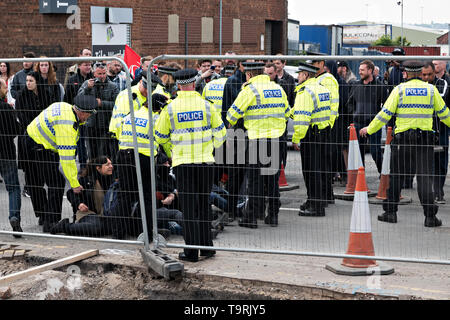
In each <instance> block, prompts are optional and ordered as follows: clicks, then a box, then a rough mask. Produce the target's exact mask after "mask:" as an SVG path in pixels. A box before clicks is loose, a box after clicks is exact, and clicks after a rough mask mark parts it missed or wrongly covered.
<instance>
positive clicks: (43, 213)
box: [0, 57, 151, 250]
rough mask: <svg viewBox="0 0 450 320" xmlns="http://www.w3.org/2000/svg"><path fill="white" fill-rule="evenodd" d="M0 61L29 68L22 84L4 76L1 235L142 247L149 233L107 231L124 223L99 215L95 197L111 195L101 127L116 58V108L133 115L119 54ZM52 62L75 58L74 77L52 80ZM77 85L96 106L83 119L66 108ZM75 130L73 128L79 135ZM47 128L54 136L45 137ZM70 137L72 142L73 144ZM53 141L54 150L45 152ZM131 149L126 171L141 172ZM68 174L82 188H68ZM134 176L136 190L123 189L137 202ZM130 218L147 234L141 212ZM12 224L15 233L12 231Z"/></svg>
mask: <svg viewBox="0 0 450 320" xmlns="http://www.w3.org/2000/svg"><path fill="white" fill-rule="evenodd" d="M0 60H1V61H2V63H3V62H7V63H10V64H14V63H24V64H25V63H30V64H31V65H30V66H32V68H33V71H34V70H36V72H29V74H28V75H27V76H26V77H25V76H24V78H23V79H22V83H21V86H16V87H14V83H15V82H14V80H13V79H10V80H9V87H11V86H13V90H14V89H16V91H17V92H16V93H15V94H16V96H15V99H14V98H12V96H11V90H9V91H8V97H7V102H8V103H7V104H6V103H5V104H3V107H2V110H1V112H2V128H3V129H2V135H1V138H2V151H1V159H0V162H1V172H0V174H1V176H2V179H3V186H2V191H1V197H0V199H1V201H2V207H3V214H2V215H1V216H0V234H11V235H14V236H15V237H20V236H24V237H27V236H34V237H41V238H61V239H70V240H86V241H100V242H110V243H121V244H132V245H138V246H144V247H145V248H147V250H148V249H149V242H148V236H145V237H142V238H141V239H142V240H141V239H139V240H137V236H138V235H139V234H137V235H136V236H135V237H128V238H125V237H123V236H122V237H116V238H113V237H111V231H110V230H111V227H112V226H114V225H116V224H123V223H124V222H123V221H122V220H121V219H120V218H119V217H112V216H107V215H106V212H105V215H103V214H102V213H103V209H104V208H105V211H107V209H106V205H107V203H106V202H105V204H102V202H103V198H104V199H105V200H106V199H110V201H111V199H112V198H111V197H109V198H108V196H107V195H106V194H105V192H106V191H108V189H109V185H110V183H112V182H114V180H115V178H116V177H117V173H116V172H114V171H113V170H112V168H113V167H112V166H114V165H115V164H116V159H115V156H116V153H117V151H116V150H117V148H118V145H117V140H116V139H114V138H113V137H112V136H111V134H110V133H109V132H108V131H109V130H108V126H109V122H110V117H111V113H112V112H113V109H114V107H115V100H116V97H117V95H118V94H119V88H118V87H116V86H115V85H114V84H113V83H112V82H110V81H109V80H108V78H107V76H106V70H107V68H108V64H109V63H110V62H116V64H117V63H119V64H120V65H121V66H122V67H123V71H122V73H121V74H120V75H118V76H120V77H121V81H122V82H121V84H122V85H123V84H124V83H125V84H126V86H125V89H124V90H123V92H122V94H125V99H123V101H122V102H123V103H122V106H121V107H122V108H125V110H127V109H128V111H127V112H126V113H129V117H130V118H131V119H133V120H134V113H135V109H134V108H133V107H131V108H130V106H133V95H132V93H131V81H132V78H130V73H129V71H128V68H127V66H126V64H125V63H124V61H123V60H121V59H120V58H118V57H57V58H54V57H41V58H26V59H25V58H20V59H19V58H17V59H16V58H14V59H0ZM55 64H58V66H61V65H64V66H66V67H67V68H69V67H70V66H71V65H73V64H75V67H77V66H78V73H77V68H75V72H74V73H73V74H70V77H72V76H73V77H74V78H72V79H71V78H70V77H69V76H67V77H68V79H66V81H67V80H68V84H67V85H66V86H63V85H62V83H64V82H66V81H64V80H65V79H57V80H56V81H55V70H54V65H55ZM120 65H119V66H120ZM93 68H98V70H99V71H98V72H96V73H93V72H92V71H93ZM72 69H73V67H72ZM25 78H26V79H25ZM88 78H92V84H90V83H89V82H88V81H87V79H88ZM25 80H26V82H25ZM58 80H59V81H58ZM85 80H86V81H85ZM79 90H81V91H83V92H82V93H80V94H81V95H92V96H94V97H95V98H96V99H97V100H96V104H97V106H96V107H97V108H96V109H97V110H96V113H95V114H94V115H93V116H91V117H90V119H87V121H86V122H84V120H83V119H81V118H76V120H74V119H75V116H74V114H75V111H73V114H71V113H72V112H71V111H67V110H70V109H71V108H72V105H73V104H74V99H75V97H76V96H77V95H78V94H79ZM127 93H128V94H127ZM5 100H6V98H5ZM47 108H48V109H47ZM67 108H68V109H67ZM36 117H40V118H39V121H38V123H37V125H34V130H32V131H30V130H27V128H28V126H29V125H30V123H32V122H33V120H34V119H35V118H36ZM64 117H65V118H64ZM76 117H78V116H76ZM133 120H132V121H131V123H132V126H131V128H130V130H131V132H132V134H131V136H132V139H131V141H130V142H129V144H130V145H131V146H137V145H138V142H137V138H136V137H137V135H136V125H135V121H133ZM32 126H33V125H32ZM76 130H78V131H79V134H78V136H77V134H76ZM53 135H55V136H56V139H52V138H51V137H50V136H53ZM36 136H40V137H41V138H40V139H41V141H42V142H41V143H42V144H41V143H36V140H34V139H31V138H30V137H36ZM74 141H77V142H76V144H75V143H74ZM52 147H53V150H58V153H56V152H54V151H50V149H52ZM131 150H132V151H134V153H133V156H134V157H136V159H138V160H137V161H136V162H135V163H133V164H132V167H131V168H132V170H131V171H130V172H131V173H133V170H134V171H139V172H140V168H141V163H140V161H139V156H138V152H137V150H138V149H137V148H134V149H131ZM16 151H17V153H18V157H16ZM74 159H75V161H76V162H75V161H74ZM94 159H97V161H94ZM72 161H74V162H72ZM75 163H76V166H75ZM110 164H112V166H111V165H110ZM74 172H75V173H74ZM74 176H75V177H76V176H78V181H79V182H80V183H81V185H82V186H83V188H84V190H83V192H82V193H75V192H74V189H72V187H71V184H70V183H69V181H68V179H69V177H72V178H73V177H74ZM135 176H136V178H135V179H136V189H134V190H132V192H131V191H129V193H130V194H131V193H132V197H133V199H134V203H133V204H134V205H135V206H136V205H137V203H139V202H141V203H143V202H144V196H143V190H142V185H143V184H142V180H141V179H142V177H141V175H140V174H139V175H136V174H135ZM71 183H73V179H72V180H71ZM75 184H77V182H76V180H75ZM5 187H6V188H5ZM5 189H6V190H5ZM102 189H104V191H103V192H102V191H101V190H102ZM116 196H117V195H115V196H114V197H116ZM130 196H131V195H130ZM143 212H145V208H144V209H143ZM46 221H47V223H46ZM59 221H61V222H63V223H61V222H60V223H59V226H58V229H57V230H56V229H52V228H51V227H53V226H54V225H55V223H56V222H59ZM148 221H151V219H149V220H148ZM48 222H51V223H48ZM132 224H133V225H134V226H135V228H137V229H138V230H139V232H140V233H142V234H144V235H147V234H148V229H147V220H146V215H145V214H143V215H142V218H141V216H139V217H137V215H136V217H135V218H134V219H133V222H132ZM19 225H20V228H21V231H22V232H18V231H19V229H18V226H19ZM14 227H15V228H14ZM12 230H14V231H12ZM43 231H44V232H43Z"/></svg>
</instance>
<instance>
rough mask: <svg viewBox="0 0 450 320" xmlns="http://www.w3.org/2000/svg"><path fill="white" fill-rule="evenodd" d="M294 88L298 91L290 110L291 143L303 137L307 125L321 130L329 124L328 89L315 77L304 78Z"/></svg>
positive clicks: (329, 95)
mask: <svg viewBox="0 0 450 320" xmlns="http://www.w3.org/2000/svg"><path fill="white" fill-rule="evenodd" d="M296 90H297V91H298V93H297V96H296V98H295V104H294V108H293V110H292V115H293V119H294V122H293V125H294V135H293V136H292V142H293V143H299V142H300V140H302V139H303V138H304V137H305V135H306V133H307V131H308V128H309V126H317V128H318V129H319V130H322V129H324V128H326V127H328V126H330V125H331V106H330V105H331V93H330V91H329V90H328V89H327V88H326V87H324V86H321V85H319V82H318V80H317V79H316V78H311V79H308V80H306V81H305V82H304V83H302V84H301V85H300V86H299V87H297V89H296Z"/></svg>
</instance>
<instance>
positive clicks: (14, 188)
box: [0, 159, 22, 221]
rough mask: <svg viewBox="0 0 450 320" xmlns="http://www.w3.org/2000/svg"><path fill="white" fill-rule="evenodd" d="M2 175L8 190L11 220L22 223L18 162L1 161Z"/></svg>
mask: <svg viewBox="0 0 450 320" xmlns="http://www.w3.org/2000/svg"><path fill="white" fill-rule="evenodd" d="M0 175H1V176H2V177H3V180H5V185H6V190H7V191H8V195H9V219H11V218H12V217H17V218H18V219H19V221H20V207H21V206H22V200H21V197H20V184H19V175H18V169H17V162H16V160H15V159H13V160H4V159H2V160H0Z"/></svg>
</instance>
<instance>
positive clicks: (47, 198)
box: [24, 135, 66, 224]
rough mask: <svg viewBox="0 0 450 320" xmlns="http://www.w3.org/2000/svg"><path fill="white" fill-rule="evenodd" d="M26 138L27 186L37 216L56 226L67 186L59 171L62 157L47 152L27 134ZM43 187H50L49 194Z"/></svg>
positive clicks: (25, 169)
mask: <svg viewBox="0 0 450 320" xmlns="http://www.w3.org/2000/svg"><path fill="white" fill-rule="evenodd" d="M25 139H26V140H25V145H26V150H25V153H26V155H25V157H26V160H27V161H26V163H25V164H24V166H25V167H24V171H25V184H26V185H27V186H28V191H29V193H30V197H31V203H32V205H33V209H34V213H35V215H36V217H41V219H42V222H44V223H50V224H52V223H56V222H58V221H59V220H61V211H62V202H63V196H64V187H65V185H66V179H65V178H64V175H63V174H62V173H61V172H60V171H59V164H60V162H59V155H58V153H56V152H53V151H51V150H46V149H45V148H44V146H42V145H39V144H37V143H36V142H35V141H34V140H33V139H32V138H30V137H29V136H28V135H27V136H26V138H25ZM44 185H47V191H46V190H45V188H44Z"/></svg>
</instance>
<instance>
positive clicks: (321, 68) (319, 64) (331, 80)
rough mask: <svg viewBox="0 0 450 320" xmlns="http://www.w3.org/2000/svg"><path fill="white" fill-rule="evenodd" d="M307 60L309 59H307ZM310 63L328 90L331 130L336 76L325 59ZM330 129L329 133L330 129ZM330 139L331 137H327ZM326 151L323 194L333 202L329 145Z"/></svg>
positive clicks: (336, 109)
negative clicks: (325, 181)
mask: <svg viewBox="0 0 450 320" xmlns="http://www.w3.org/2000/svg"><path fill="white" fill-rule="evenodd" d="M308 62H309V61H308ZM311 62H312V65H313V66H315V67H316V68H318V70H317V73H316V78H317V81H318V83H319V84H320V85H322V86H324V87H326V88H327V89H328V90H329V91H330V94H331V96H330V99H331V100H330V108H331V114H330V126H331V130H333V127H334V122H335V121H336V118H337V117H338V116H339V83H338V81H337V80H336V78H335V77H334V76H333V75H332V74H331V73H329V72H327V71H326V70H325V61H324V60H321V59H320V58H319V59H317V60H312V61H311ZM331 130H330V134H331V132H332V131H331ZM329 140H330V141H331V137H330V139H329ZM325 151H326V155H325V156H326V159H327V162H326V166H327V167H326V172H327V183H326V185H325V190H326V191H325V196H326V199H327V200H328V202H327V205H328V203H334V195H333V185H332V184H333V173H332V165H331V163H332V154H331V147H328V148H326V149H325Z"/></svg>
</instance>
